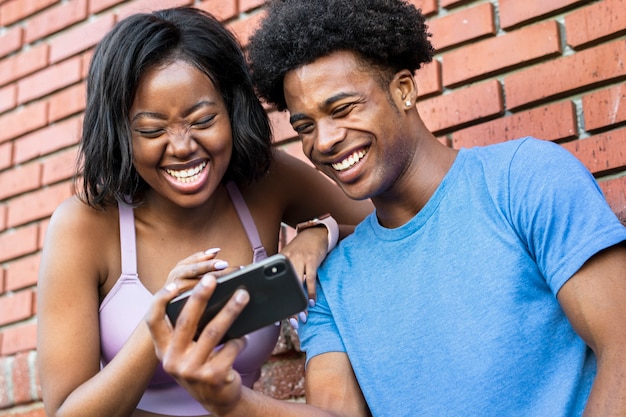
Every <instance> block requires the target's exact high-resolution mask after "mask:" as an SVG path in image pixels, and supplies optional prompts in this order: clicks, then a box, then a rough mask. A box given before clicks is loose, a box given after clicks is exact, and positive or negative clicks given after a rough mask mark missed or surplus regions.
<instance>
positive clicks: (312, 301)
mask: <svg viewBox="0 0 626 417" xmlns="http://www.w3.org/2000/svg"><path fill="white" fill-rule="evenodd" d="M309 307H315V300H314V299H312V298H309Z"/></svg>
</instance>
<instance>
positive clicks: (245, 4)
mask: <svg viewBox="0 0 626 417" xmlns="http://www.w3.org/2000/svg"><path fill="white" fill-rule="evenodd" d="M264 3H265V0H239V13H245V12H249V11H250V10H252V9H256V8H257V7H261V6H263V4H264Z"/></svg>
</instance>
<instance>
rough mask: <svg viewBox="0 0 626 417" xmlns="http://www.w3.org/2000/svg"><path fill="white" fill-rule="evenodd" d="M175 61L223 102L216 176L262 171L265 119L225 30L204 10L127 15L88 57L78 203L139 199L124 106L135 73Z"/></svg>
mask: <svg viewBox="0 0 626 417" xmlns="http://www.w3.org/2000/svg"><path fill="white" fill-rule="evenodd" d="M175 60H184V61H186V62H188V63H190V64H191V65H193V66H195V67H196V68H198V69H199V70H200V71H202V72H203V73H204V74H206V75H207V76H208V77H209V79H211V81H212V82H213V83H214V84H215V87H216V88H217V90H218V91H219V92H220V93H221V94H222V97H223V99H224V102H225V104H226V108H227V111H228V115H229V117H230V122H231V129H232V136H233V153H232V158H231V161H230V164H229V167H228V170H227V172H226V175H225V177H224V180H223V181H227V180H229V179H232V180H235V181H241V182H247V183H249V182H253V181H255V180H256V179H258V178H260V177H261V176H262V175H264V174H265V173H266V172H267V170H268V169H269V166H270V163H271V159H272V151H271V128H270V124H269V119H268V118H267V114H266V113H265V110H264V109H263V106H262V105H261V103H260V102H259V100H258V98H257V96H256V94H255V91H254V88H253V86H252V80H251V78H250V72H249V69H248V67H247V62H246V60H245V57H244V55H243V52H242V49H241V46H240V44H239V43H238V42H237V40H236V38H235V37H234V36H233V35H232V33H231V32H229V31H228V30H227V29H226V28H225V27H224V26H223V25H222V24H221V23H220V22H219V21H218V20H217V19H215V17H213V16H212V15H210V14H209V13H206V12H204V11H202V10H199V9H195V8H192V7H178V8H172V9H166V10H159V11H155V12H153V13H142V14H135V15H132V16H129V17H128V18H126V19H124V20H122V21H120V22H119V23H118V24H116V25H115V26H114V28H113V29H112V30H111V31H110V32H109V33H107V34H106V35H105V36H104V38H103V39H102V40H101V41H100V42H99V43H98V45H97V46H96V49H95V52H94V55H93V58H92V60H91V64H90V68H89V74H88V78H87V104H86V108H85V115H84V120H83V129H82V136H81V142H80V152H79V160H78V169H77V178H76V179H75V182H74V185H75V190H76V189H80V191H79V192H78V195H79V197H80V198H81V199H82V200H83V201H84V202H85V203H86V204H89V205H90V206H92V207H95V208H103V207H105V206H106V205H108V204H112V203H114V202H115V201H120V200H126V201H128V202H130V203H133V204H138V203H140V202H141V201H142V199H143V195H144V192H145V190H147V189H148V188H149V186H148V184H147V183H146V182H145V181H144V180H143V179H142V178H141V177H140V176H139V174H138V173H137V171H136V170H135V168H134V166H133V150H132V146H131V145H132V143H131V129H130V121H129V112H130V108H131V106H132V103H133V101H134V97H135V93H136V91H137V88H138V84H139V81H140V78H141V76H142V75H143V74H145V73H146V71H148V70H150V69H152V68H154V67H155V66H159V65H162V64H166V63H168V62H173V61H175ZM80 177H82V185H81V186H78V182H79V180H80Z"/></svg>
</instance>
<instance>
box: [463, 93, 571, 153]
mask: <svg viewBox="0 0 626 417" xmlns="http://www.w3.org/2000/svg"><path fill="white" fill-rule="evenodd" d="M577 134H578V129H577V127H576V108H575V106H574V104H573V103H572V102H570V101H563V102H560V103H555V104H550V105H547V106H543V107H540V108H536V109H532V110H527V111H524V112H520V113H517V114H513V115H511V116H506V117H502V118H499V119H495V120H491V121H489V122H486V123H482V124H479V125H476V126H471V127H468V128H466V129H462V130H458V131H456V132H454V133H453V134H452V147H453V148H455V149H460V148H470V147H472V146H484V145H489V144H493V143H499V142H505V141H508V140H512V139H516V138H520V137H523V136H534V137H536V138H540V139H545V140H559V139H571V138H574V137H576V136H577Z"/></svg>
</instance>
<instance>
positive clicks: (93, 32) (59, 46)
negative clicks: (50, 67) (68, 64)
mask: <svg viewBox="0 0 626 417" xmlns="http://www.w3.org/2000/svg"><path fill="white" fill-rule="evenodd" d="M114 24H115V15H114V14H112V13H110V14H106V15H104V16H101V17H98V18H96V19H95V20H90V21H88V22H86V23H82V24H80V25H78V26H76V27H73V28H71V29H70V30H68V31H66V32H63V33H61V34H59V35H58V36H56V37H55V38H54V39H52V40H50V62H51V63H55V62H59V61H61V60H63V59H65V58H68V57H70V56H73V55H76V54H78V53H80V52H83V51H85V50H87V49H89V48H91V47H93V46H95V45H96V44H97V43H98V42H99V41H100V39H102V37H104V35H105V34H106V33H107V32H108V31H109V30H110V29H111V28H112V27H113V25H114Z"/></svg>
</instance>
